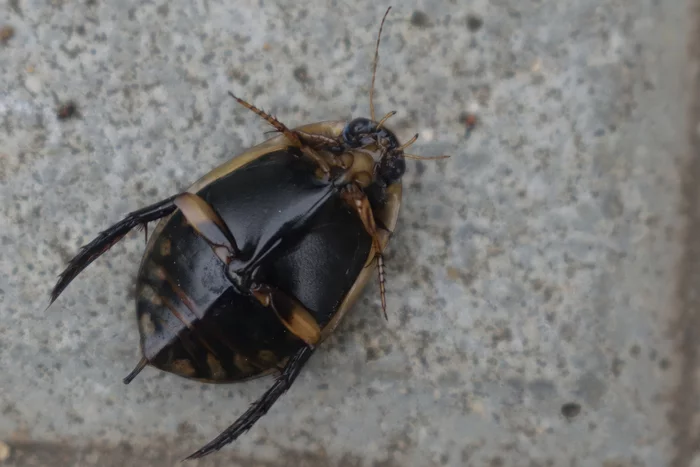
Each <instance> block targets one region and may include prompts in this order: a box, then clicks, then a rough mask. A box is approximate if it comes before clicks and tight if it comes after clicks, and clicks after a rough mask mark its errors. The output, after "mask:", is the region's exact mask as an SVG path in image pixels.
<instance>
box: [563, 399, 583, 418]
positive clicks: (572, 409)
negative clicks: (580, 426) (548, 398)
mask: <svg viewBox="0 0 700 467" xmlns="http://www.w3.org/2000/svg"><path fill="white" fill-rule="evenodd" d="M580 413H581V405H580V404H577V403H576V402H567V403H566V404H564V405H562V406H561V414H562V415H563V416H565V417H566V418H574V417H576V416H577V415H578V414H580Z"/></svg>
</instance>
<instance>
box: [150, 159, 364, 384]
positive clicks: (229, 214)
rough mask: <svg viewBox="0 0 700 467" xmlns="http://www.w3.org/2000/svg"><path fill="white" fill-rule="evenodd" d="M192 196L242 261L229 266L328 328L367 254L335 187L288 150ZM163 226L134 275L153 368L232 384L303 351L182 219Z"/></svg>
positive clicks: (177, 216) (358, 227)
mask: <svg viewBox="0 0 700 467" xmlns="http://www.w3.org/2000/svg"><path fill="white" fill-rule="evenodd" d="M266 187H270V189H269V190H268V189H266ZM197 194H198V195H199V196H201V197H202V198H203V199H204V200H206V201H207V202H208V203H209V204H210V205H211V206H212V207H213V208H214V209H215V210H216V212H217V213H218V214H219V215H220V216H221V218H222V219H223V221H224V222H225V223H226V225H227V226H228V228H229V229H230V231H231V232H232V234H233V236H234V237H235V239H236V241H237V242H238V245H239V247H240V250H241V254H240V257H239V258H236V259H235V260H234V262H233V263H232V264H231V265H229V267H230V268H233V269H236V270H238V271H243V273H242V274H244V275H245V274H250V278H251V280H254V281H261V282H264V283H266V284H270V285H272V286H274V287H277V288H278V289H280V290H281V291H283V292H284V293H286V294H287V295H289V296H291V297H294V298H296V300H298V301H299V302H301V304H302V305H303V306H304V307H306V308H307V309H308V311H309V312H310V313H311V315H312V316H313V318H314V319H315V320H316V321H317V323H318V325H319V326H320V327H323V326H325V325H326V324H327V323H328V322H329V321H330V320H331V318H332V317H333V316H334V315H335V313H336V312H337V311H338V308H339V306H340V304H341V303H342V301H343V299H344V297H345V296H346V294H347V293H348V291H349V290H350V288H351V287H352V285H353V284H354V282H355V280H356V278H357V276H358V274H359V273H360V271H361V270H362V268H363V267H364V266H365V264H366V262H367V260H368V255H369V252H370V249H371V239H370V237H369V235H368V234H367V233H366V232H365V230H364V228H363V225H362V222H361V220H360V219H359V218H358V217H357V216H356V215H354V213H353V212H351V210H350V209H349V208H348V207H347V206H346V205H345V204H344V203H343V201H342V200H341V199H340V197H339V196H338V187H335V186H333V185H332V184H331V183H329V182H321V181H319V180H318V179H317V178H316V177H315V176H314V174H313V171H311V170H309V168H308V163H307V162H306V161H305V159H303V158H300V157H299V155H298V154H296V152H295V151H292V150H290V151H277V152H273V153H270V154H266V155H264V156H262V157H260V158H258V159H256V160H254V161H252V162H250V163H249V164H246V165H245V166H243V167H241V168H240V169H238V170H236V171H234V172H231V173H229V174H227V175H226V176H224V177H221V178H220V179H217V180H216V181H214V182H213V183H211V184H209V185H207V186H205V187H204V188H202V189H201V190H200V191H199V192H198V193H197ZM166 222H167V223H166V225H165V226H164V227H163V228H162V230H161V232H160V234H159V237H158V239H157V240H156V241H155V242H154V243H153V245H152V247H151V249H150V250H149V251H148V252H147V255H146V257H145V259H144V262H143V263H142V268H141V271H140V272H139V285H138V294H139V300H138V302H137V314H138V317H139V328H140V332H141V345H142V349H143V352H144V356H145V357H146V358H147V359H148V360H149V361H150V362H151V364H152V365H154V366H156V367H158V368H161V369H163V370H165V371H170V372H173V373H176V374H179V375H181V376H186V377H189V378H195V379H203V380H209V381H217V382H227V381H238V380H241V379H247V378H250V377H253V376H256V375H259V374H261V373H264V372H266V371H268V370H269V369H272V368H276V367H278V366H279V365H281V363H282V362H283V361H284V360H285V359H286V357H288V356H289V355H291V354H293V353H294V352H295V351H296V350H297V349H298V348H299V347H300V346H301V345H303V342H302V341H301V340H300V339H299V338H298V337H296V336H294V335H293V334H291V333H290V332H289V331H288V330H287V329H286V328H285V327H284V325H283V324H282V323H281V322H280V320H279V318H278V317H277V316H276V315H275V314H274V313H273V312H272V311H271V310H270V308H267V307H264V306H262V305H261V304H260V303H259V302H258V301H257V300H255V299H254V298H253V297H251V296H250V294H249V293H247V291H246V290H241V289H240V288H239V287H237V286H236V285H234V282H233V281H232V280H231V279H230V274H228V273H227V270H226V266H224V265H223V263H222V262H221V261H220V259H219V258H217V257H216V256H215V255H214V253H213V252H212V250H211V248H210V246H209V245H208V244H207V243H206V242H205V241H204V240H203V239H202V238H201V237H200V236H198V235H197V234H196V233H195V232H194V231H193V229H192V227H191V226H190V225H189V224H188V223H187V222H186V220H185V218H184V216H183V215H182V213H181V212H179V211H177V212H175V213H174V214H173V215H172V216H171V217H170V218H169V219H168V220H167V221H166ZM174 278H177V279H176V280H175V279H174Z"/></svg>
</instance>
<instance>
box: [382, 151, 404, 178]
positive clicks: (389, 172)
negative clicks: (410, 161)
mask: <svg viewBox="0 0 700 467" xmlns="http://www.w3.org/2000/svg"><path fill="white" fill-rule="evenodd" d="M377 172H378V175H379V177H381V179H382V180H383V181H384V183H386V184H387V185H391V184H392V183H396V182H397V181H399V180H400V179H401V177H403V174H405V173H406V160H405V159H404V158H403V154H402V153H401V152H398V151H394V152H389V153H387V154H386V155H385V156H384V157H382V160H381V161H380V162H379V168H378V169H377Z"/></svg>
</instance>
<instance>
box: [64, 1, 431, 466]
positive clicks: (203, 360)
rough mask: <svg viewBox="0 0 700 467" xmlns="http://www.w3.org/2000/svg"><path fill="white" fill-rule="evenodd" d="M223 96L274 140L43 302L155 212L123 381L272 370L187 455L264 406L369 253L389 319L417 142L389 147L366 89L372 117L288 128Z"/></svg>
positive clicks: (346, 298)
mask: <svg viewBox="0 0 700 467" xmlns="http://www.w3.org/2000/svg"><path fill="white" fill-rule="evenodd" d="M388 11H389V10H387V13H388ZM384 18H386V14H385V16H384ZM383 23H384V19H383V20H382V25H383ZM379 34H380V36H381V26H380V32H379ZM378 46H379V39H378V40H377V48H378ZM376 58H377V55H376V53H375V71H376ZM372 83H373V84H374V74H373V77H372ZM372 92H373V86H372ZM232 96H233V95H232ZM233 97H234V98H235V99H236V100H237V101H238V102H239V103H241V104H242V105H244V106H245V107H246V108H248V109H250V110H252V111H253V112H255V113H256V114H258V115H260V116H261V117H263V118H264V119H265V120H266V121H267V122H268V123H270V124H271V125H272V126H273V127H274V128H275V129H276V131H278V132H279V133H280V135H279V136H277V137H276V138H273V139H271V140H268V141H267V142H265V143H263V144H261V145H259V146H257V147H255V148H252V149H251V150H249V151H247V152H246V153H244V154H243V155H241V156H240V157H238V158H236V159H234V160H232V161H230V162H228V163H226V164H224V165H223V166H221V167H219V168H217V169H215V170H213V171H212V172H210V173H209V174H207V175H206V176H205V177H204V178H203V179H201V180H200V181H198V182H197V183H195V185H193V186H192V187H190V188H189V189H188V191H186V192H183V193H180V194H177V195H175V196H172V197H170V198H167V199H165V200H162V201H159V202H157V203H155V204H153V205H151V206H148V207H146V208H143V209H140V210H138V211H134V212H132V213H130V214H129V215H127V216H126V217H125V218H124V219H123V220H121V221H120V222H118V223H117V224H115V225H113V226H112V227H110V228H109V229H107V230H105V231H104V232H102V233H101V234H100V235H99V236H98V237H97V238H95V239H94V240H93V241H92V242H90V243H89V244H88V245H86V246H85V247H83V248H82V249H81V250H80V252H79V253H78V254H77V255H76V256H75V258H73V259H72V260H71V261H70V263H69V264H68V266H67V267H66V269H65V271H64V272H63V273H62V274H61V276H60V278H59V280H58V283H57V284H56V286H55V287H54V289H53V291H52V293H51V303H53V301H54V300H56V299H57V298H58V296H59V295H60V294H61V293H62V292H63V291H64V290H65V288H66V287H67V286H68V284H69V283H70V282H71V281H72V280H73V279H75V277H76V276H77V275H78V274H79V273H80V272H81V271H82V270H83V269H85V268H86V267H87V266H88V265H89V264H90V263H91V262H92V261H94V260H95V259H96V258H97V257H99V256H100V255H101V254H103V253H104V252H105V251H107V250H108V249H109V248H110V247H111V246H113V245H114V244H115V243H117V242H118V241H119V240H120V239H121V238H123V237H124V236H125V235H126V234H127V233H128V232H129V231H130V230H132V229H133V228H135V227H138V226H144V227H145V226H146V225H147V224H148V223H149V222H152V221H155V220H159V219H161V222H160V223H159V225H158V227H157V228H156V230H155V232H154V234H153V235H152V237H151V240H150V242H149V244H148V247H147V251H146V254H145V255H144V259H143V261H142V264H141V269H140V271H139V277H138V285H137V294H138V298H137V315H138V318H139V330H140V333H141V348H142V352H143V358H142V359H141V361H140V362H139V364H138V365H137V366H136V368H135V369H134V371H132V372H131V373H130V374H129V375H128V376H127V377H126V378H125V379H124V381H125V383H128V382H130V381H131V380H132V379H133V378H134V377H135V376H136V375H137V374H138V373H139V372H140V371H141V370H142V369H143V368H144V367H145V366H146V365H149V364H150V365H152V366H155V367H157V368H160V369H162V370H164V371H168V372H172V373H175V374H178V375H180V376H183V377H187V378H193V379H198V380H203V381H208V382H234V381H240V380H244V379H247V378H250V377H255V376H259V375H262V374H266V373H269V372H270V371H279V372H280V374H279V376H278V378H277V379H276V381H275V383H274V384H273V385H272V387H271V388H270V389H269V390H268V391H267V392H265V394H264V395H263V396H262V397H261V398H260V399H258V400H257V401H256V402H255V403H254V404H253V405H252V406H251V407H250V408H249V409H248V411H246V412H245V413H244V414H243V415H242V416H241V417H240V418H239V419H238V420H237V421H236V422H235V423H234V424H233V425H231V426H230V427H229V428H227V429H226V430H225V431H224V432H223V433H221V434H220V435H219V436H218V437H217V438H216V439H214V440H213V441H211V442H210V443H208V444H207V445H206V446H204V447H203V448H202V449H200V450H199V451H197V452H196V453H194V454H192V455H191V456H190V457H189V458H197V457H202V456H204V455H206V454H208V453H211V452H213V451H216V450H218V449H220V448H221V447H223V446H224V445H226V444H228V443H230V442H232V441H233V440H235V439H236V438H237V437H238V436H239V435H240V434H242V433H243V432H245V431H246V430H248V429H249V428H250V427H251V426H252V425H253V424H254V423H255V422H256V421H257V420H258V419H259V418H260V417H261V416H262V415H264V414H265V413H266V412H267V410H269V408H270V407H271V406H272V405H273V404H274V402H275V401H276V400H277V399H278V398H279V397H280V395H282V394H283V393H284V392H285V391H286V390H287V389H288V388H289V387H290V386H291V384H292V383H293V382H294V380H295V378H296V377H297V375H298V374H299V371H300V370H301V368H302V367H303V365H304V364H305V363H306V361H308V359H309V357H310V356H311V354H312V353H313V351H314V348H315V346H316V345H317V344H318V343H319V342H321V341H322V340H323V339H324V338H325V337H326V336H327V335H328V334H329V333H330V332H332V330H333V329H334V328H335V326H336V325H337V323H338V321H339V320H340V318H341V317H342V316H343V314H344V313H345V312H346V311H347V309H348V308H349V307H350V305H351V304H352V302H353V301H354V300H355V299H356V298H357V296H358V294H359V291H360V290H361V289H362V287H363V285H364V284H365V283H366V281H367V280H368V278H369V275H370V273H371V268H368V267H367V266H368V265H369V264H372V263H373V262H374V263H375V264H376V265H377V270H378V272H379V284H380V293H381V298H382V308H383V310H384V312H385V314H386V304H385V299H384V295H385V294H384V274H383V262H382V251H383V249H384V247H385V246H386V243H387V241H388V238H389V236H390V234H391V231H392V230H393V229H394V227H395V225H396V220H397V217H398V209H399V205H400V198H401V182H400V180H401V177H402V176H403V173H404V170H405V165H404V157H408V158H418V157H417V156H411V155H408V154H404V152H403V149H404V148H405V147H407V146H408V145H410V144H411V143H412V142H413V141H415V137H414V139H412V140H410V141H409V142H408V143H406V144H404V145H399V144H398V141H397V140H396V137H395V136H394V135H393V133H391V132H390V131H388V130H386V129H385V128H384V126H383V124H384V121H385V120H386V119H387V118H389V117H390V116H391V115H393V114H394V112H392V113H389V114H387V116H386V117H385V118H384V119H382V120H381V121H379V122H376V121H375V119H374V107H373V104H372V100H371V97H372V93H371V94H370V108H371V114H372V118H371V120H370V119H356V120H353V121H352V122H350V123H348V124H343V123H341V122H324V123H319V124H312V125H306V126H304V127H301V128H298V129H293V130H292V129H289V128H287V127H286V126H285V125H283V124H282V123H281V122H279V121H278V120H277V119H275V118H274V117H271V116H270V115H268V114H266V113H265V112H263V111H261V110H259V109H257V108H256V107H254V106H253V105H251V104H249V103H247V102H245V101H243V100H241V99H239V98H237V97H236V96H233Z"/></svg>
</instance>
